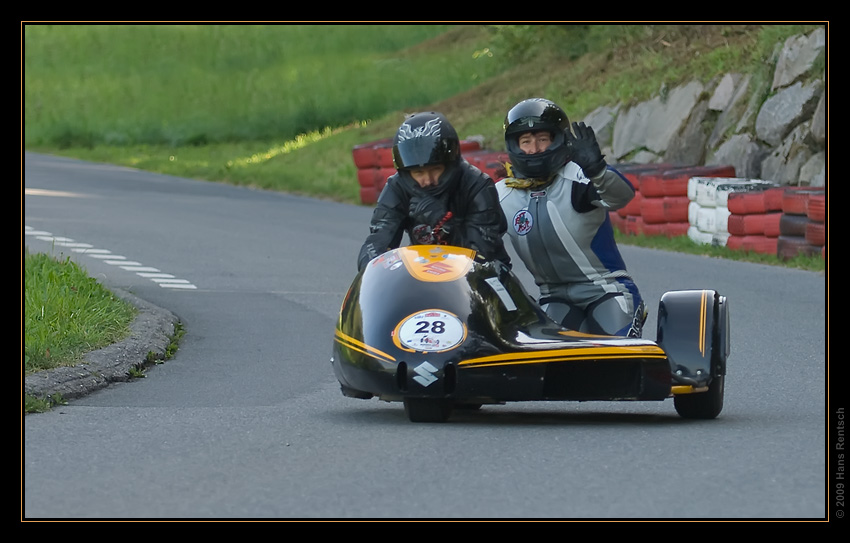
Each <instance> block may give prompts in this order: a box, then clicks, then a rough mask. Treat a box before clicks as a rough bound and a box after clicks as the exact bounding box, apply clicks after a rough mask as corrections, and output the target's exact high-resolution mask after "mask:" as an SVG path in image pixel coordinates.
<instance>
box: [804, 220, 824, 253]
mask: <svg viewBox="0 0 850 543" xmlns="http://www.w3.org/2000/svg"><path fill="white" fill-rule="evenodd" d="M806 241H807V242H809V244H811V245H814V246H816V247H823V246H824V245H825V244H826V225H825V224H824V223H822V222H815V221H809V224H807V225H806Z"/></svg>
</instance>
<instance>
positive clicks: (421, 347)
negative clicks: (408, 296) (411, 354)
mask: <svg viewBox="0 0 850 543" xmlns="http://www.w3.org/2000/svg"><path fill="white" fill-rule="evenodd" d="M464 339H466V326H464V324H463V322H461V320H460V319H459V318H457V316H456V315H454V314H452V313H449V312H448V311H442V310H439V309H428V310H426V311H420V312H419V313H414V314H413V315H410V316H409V317H407V318H406V319H404V320H402V321H401V322H400V323H399V324H398V326H396V328H395V330H393V341H394V342H395V344H396V346H397V347H398V348H400V349H405V350H408V351H424V352H439V351H448V350H450V349H454V348H455V347H457V346H458V345H460V344H461V343H463V340H464Z"/></svg>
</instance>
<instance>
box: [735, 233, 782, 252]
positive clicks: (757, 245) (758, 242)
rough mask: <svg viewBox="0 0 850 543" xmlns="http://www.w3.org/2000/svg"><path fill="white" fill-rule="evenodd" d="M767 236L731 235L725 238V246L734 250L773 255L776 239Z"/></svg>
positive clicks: (775, 248)
mask: <svg viewBox="0 0 850 543" xmlns="http://www.w3.org/2000/svg"><path fill="white" fill-rule="evenodd" d="M778 239H779V238H769V237H767V236H733V235H730V236H729V237H728V238H727V239H726V247H729V248H730V249H733V250H736V251H750V252H754V253H760V254H765V255H775V254H776V250H777V240H778Z"/></svg>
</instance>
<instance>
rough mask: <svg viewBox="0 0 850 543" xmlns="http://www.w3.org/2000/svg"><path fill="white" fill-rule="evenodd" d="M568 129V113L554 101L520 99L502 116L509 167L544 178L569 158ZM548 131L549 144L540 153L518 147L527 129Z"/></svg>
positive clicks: (536, 177)
mask: <svg viewBox="0 0 850 543" xmlns="http://www.w3.org/2000/svg"><path fill="white" fill-rule="evenodd" d="M569 129H570V120H569V119H568V118H567V114H566V113H564V110H563V109H561V108H560V107H559V106H558V105H557V104H556V103H554V102H552V101H550V100H546V99H545V98H529V99H528V100H523V101H522V102H520V103H518V104H517V105H515V106H514V107H512V108H511V109H510V111H508V114H507V115H506V116H505V147H506V149H507V151H508V158H510V161H511V166H512V167H513V169H514V171H516V172H517V174H518V175H519V176H521V177H529V178H534V179H539V178H546V177H548V176H550V175H551V174H553V173H555V171H556V170H557V169H558V168H560V167H561V166H563V165H564V164H566V163H567V162H568V161H569V155H570V151H569V147H568V146H567V141H566V136H565V132H566V131H567V130H569ZM543 130H547V131H549V132H551V133H552V145H550V146H549V147H548V148H547V149H546V150H545V151H543V152H542V153H537V154H533V155H528V154H525V153H523V152H522V151H521V150H520V148H519V136H520V134H525V133H526V132H540V131H543Z"/></svg>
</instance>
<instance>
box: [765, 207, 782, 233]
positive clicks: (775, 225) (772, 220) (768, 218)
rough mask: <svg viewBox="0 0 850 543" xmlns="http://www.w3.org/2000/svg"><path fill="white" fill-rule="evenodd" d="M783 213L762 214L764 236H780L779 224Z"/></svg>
mask: <svg viewBox="0 0 850 543" xmlns="http://www.w3.org/2000/svg"><path fill="white" fill-rule="evenodd" d="M782 215H783V213H782V212H780V211H776V212H774V213H765V214H764V235H765V236H767V237H769V238H778V237H779V235H780V234H781V232H780V230H781V229H780V227H779V223H780V222H781V221H782Z"/></svg>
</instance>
